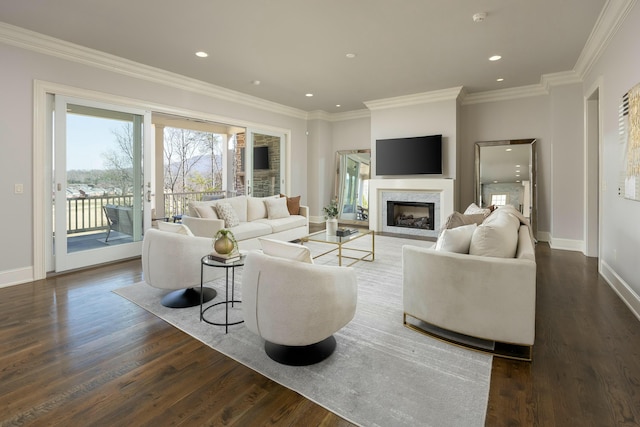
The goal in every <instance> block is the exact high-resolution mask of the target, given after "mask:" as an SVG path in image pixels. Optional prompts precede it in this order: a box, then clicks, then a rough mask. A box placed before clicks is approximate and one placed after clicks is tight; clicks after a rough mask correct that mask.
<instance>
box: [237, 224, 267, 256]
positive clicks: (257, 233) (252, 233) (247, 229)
mask: <svg viewBox="0 0 640 427" xmlns="http://www.w3.org/2000/svg"><path fill="white" fill-rule="evenodd" d="M260 221H262V220H256V221H251V222H241V223H240V224H238V225H236V226H235V227H231V228H230V230H231V232H232V233H233V235H234V236H235V238H236V240H237V241H238V246H239V247H240V249H242V240H248V239H254V238H256V237H262V236H268V235H269V234H271V227H269V226H268V225H267V224H264V223H261V222H260ZM265 221H266V220H265Z"/></svg>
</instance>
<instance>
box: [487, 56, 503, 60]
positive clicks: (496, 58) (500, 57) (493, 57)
mask: <svg viewBox="0 0 640 427" xmlns="http://www.w3.org/2000/svg"><path fill="white" fill-rule="evenodd" d="M498 59H502V56H500V55H493V56H492V57H490V58H489V61H497V60H498Z"/></svg>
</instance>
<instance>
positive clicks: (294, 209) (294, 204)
mask: <svg viewBox="0 0 640 427" xmlns="http://www.w3.org/2000/svg"><path fill="white" fill-rule="evenodd" d="M280 197H284V198H286V199H287V209H289V214H290V215H300V196H295V197H288V196H285V195H284V194H280Z"/></svg>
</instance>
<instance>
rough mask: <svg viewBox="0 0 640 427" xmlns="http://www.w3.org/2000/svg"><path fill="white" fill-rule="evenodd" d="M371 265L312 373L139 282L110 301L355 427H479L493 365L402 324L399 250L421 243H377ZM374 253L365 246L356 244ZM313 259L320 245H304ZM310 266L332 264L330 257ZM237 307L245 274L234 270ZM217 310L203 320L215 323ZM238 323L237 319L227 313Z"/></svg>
mask: <svg viewBox="0 0 640 427" xmlns="http://www.w3.org/2000/svg"><path fill="white" fill-rule="evenodd" d="M375 243H376V245H375V246H376V259H375V261H374V262H359V263H357V264H355V265H354V266H353V268H354V269H356V271H357V276H358V307H357V311H356V315H355V318H354V319H353V321H351V323H349V324H348V325H347V326H346V327H344V328H343V329H342V330H340V331H339V332H337V333H336V334H335V338H336V340H337V342H338V347H337V349H336V351H335V353H334V354H333V355H331V357H329V358H328V359H326V360H324V361H323V362H321V363H318V364H316V365H312V366H307V367H290V366H284V365H280V364H278V363H276V362H274V361H272V360H271V359H269V357H267V355H266V354H265V352H264V348H263V345H264V341H263V340H262V339H261V338H260V337H258V336H257V335H255V334H253V333H252V332H250V331H249V330H248V329H246V327H244V325H243V324H239V325H236V326H231V327H229V333H228V334H226V335H225V333H224V327H219V326H212V325H209V324H207V323H204V322H200V321H199V307H193V308H187V309H170V308H166V307H163V306H162V305H161V304H160V298H161V296H162V295H164V294H165V293H166V292H165V291H162V290H159V289H155V288H153V287H151V286H149V285H147V284H145V283H144V282H141V283H136V284H134V285H131V286H128V287H125V288H121V289H118V290H116V291H115V292H116V293H117V294H119V295H121V296H123V297H124V298H127V299H129V300H130V301H132V302H134V303H136V304H137V305H139V306H140V307H142V308H144V309H146V310H148V311H150V312H151V313H153V314H155V315H156V316H158V317H160V318H161V319H163V320H165V321H167V322H168V323H170V324H172V325H174V326H176V327H177V328H179V329H181V330H183V331H185V332H186V333H188V334H190V335H192V336H193V337H195V338H197V339H198V340H200V341H202V342H203V343H205V344H207V345H209V346H210V347H212V348H213V349H215V350H217V351H219V352H221V353H223V354H225V355H227V356H229V357H231V358H232V359H234V360H236V361H238V362H240V363H242V364H244V365H246V366H248V367H250V368H251V369H254V370H255V371H257V372H260V373H261V374H263V375H265V376H267V377H268V378H271V379H272V380H274V381H276V382H278V383H280V384H282V385H284V386H286V387H288V388H290V389H292V390H295V391H296V392H298V393H300V394H302V395H303V396H305V397H307V398H308V399H310V400H312V401H314V402H316V403H318V404H320V405H322V406H323V407H325V408H327V409H329V410H330V411H332V412H334V413H336V414H338V415H340V416H341V417H343V418H345V419H347V420H349V421H350V422H352V423H355V424H358V425H361V426H393V427H396V426H438V427H440V426H483V425H484V420H485V415H486V409H487V399H488V394H489V383H490V376H491V361H492V358H491V356H488V355H485V354H481V353H477V352H473V351H470V350H466V349H462V348H459V347H455V346H452V345H450V344H446V343H444V342H441V341H438V340H434V339H432V338H429V337H427V336H424V335H422V334H420V333H418V332H415V331H412V330H410V329H408V328H406V327H404V326H403V324H402V266H401V258H402V245H404V244H412V245H418V246H430V245H432V244H433V243H431V242H426V241H417V240H408V239H400V238H395V237H387V236H376V238H375ZM353 244H354V245H355V246H360V247H362V248H365V247H370V245H371V240H370V237H363V238H361V239H358V240H356V241H355V242H353ZM307 246H309V247H310V248H311V250H312V253H321V252H323V251H324V250H326V248H327V247H326V246H325V245H321V244H318V243H307ZM316 263H322V264H337V262H336V257H335V256H334V255H325V256H324V257H321V258H318V259H317V260H316ZM236 271H237V272H236V285H237V286H236V299H241V280H242V277H241V276H242V268H238V269H237V270H236ZM207 286H210V287H213V288H215V289H216V290H217V291H218V296H217V297H216V298H215V299H214V300H213V301H211V302H210V303H209V304H208V305H210V304H213V303H215V302H219V301H222V298H223V296H224V289H225V286H224V279H221V280H216V281H214V282H211V283H209V284H207ZM222 307H223V306H218V307H216V308H215V309H212V310H210V311H209V312H207V318H208V319H210V320H213V321H220V320H221V319H223V316H224V308H222ZM230 318H231V319H238V320H239V319H241V311H240V309H239V307H238V306H237V305H236V308H235V309H233V310H231V311H230Z"/></svg>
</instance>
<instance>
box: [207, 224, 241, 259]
mask: <svg viewBox="0 0 640 427" xmlns="http://www.w3.org/2000/svg"><path fill="white" fill-rule="evenodd" d="M213 249H214V250H215V251H216V252H217V253H219V254H230V253H232V252H233V250H234V249H235V250H237V249H238V242H237V241H236V236H234V235H233V232H232V231H231V230H229V229H227V228H221V229H220V230H218V231H217V232H216V234H215V236H213Z"/></svg>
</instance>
